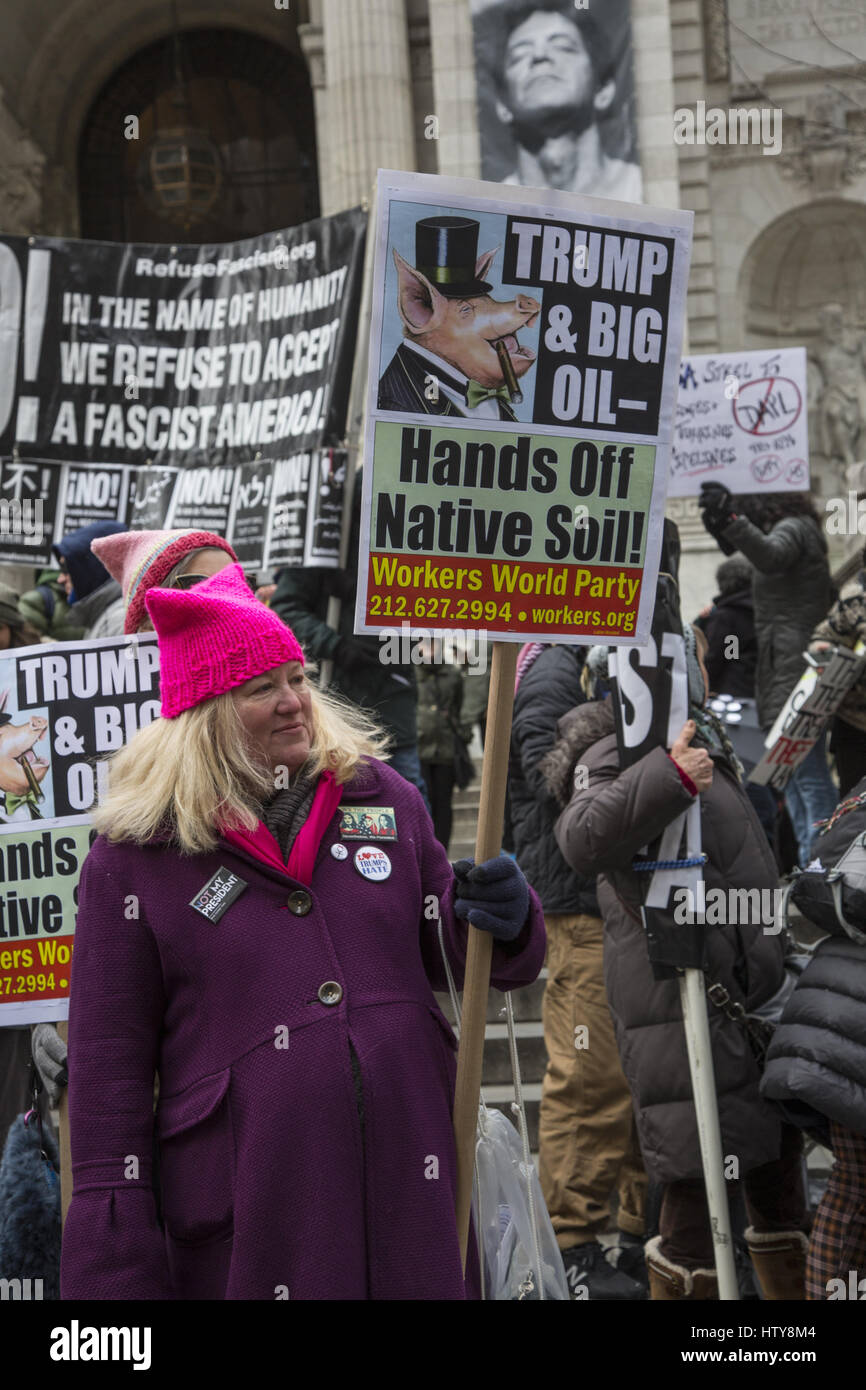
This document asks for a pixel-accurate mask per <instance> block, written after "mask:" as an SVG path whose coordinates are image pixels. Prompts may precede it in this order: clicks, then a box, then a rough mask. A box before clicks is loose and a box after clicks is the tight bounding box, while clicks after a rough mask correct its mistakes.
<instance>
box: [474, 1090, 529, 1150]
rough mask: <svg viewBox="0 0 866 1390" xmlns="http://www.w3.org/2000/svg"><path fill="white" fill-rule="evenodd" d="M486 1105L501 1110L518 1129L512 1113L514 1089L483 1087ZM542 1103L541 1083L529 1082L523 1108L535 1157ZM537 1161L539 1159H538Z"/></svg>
mask: <svg viewBox="0 0 866 1390" xmlns="http://www.w3.org/2000/svg"><path fill="white" fill-rule="evenodd" d="M481 1092H482V1095H483V1096H484V1103H485V1105H487V1106H488V1107H489V1108H490V1109H491V1110H501V1111H502V1113H503V1114H504V1115H505V1117H506V1118H507V1119H509V1120H510V1121H511V1123H512V1124H513V1125H514V1127H515V1129H517V1128H518V1125H517V1117H516V1116H515V1115H514V1114H513V1113H512V1110H511V1103H512V1101H513V1100H514V1088H513V1087H512V1086H511V1085H508V1086H504V1085H491V1086H484V1085H482V1087H481ZM540 1103H541V1082H540V1081H536V1082H528V1083H524V1086H523V1108H524V1110H525V1111H526V1128H527V1130H528V1131H529V1147H530V1149H531V1150H532V1153H533V1155H534V1156H537V1154H538V1108H539V1105H540ZM536 1161H537V1158H536Z"/></svg>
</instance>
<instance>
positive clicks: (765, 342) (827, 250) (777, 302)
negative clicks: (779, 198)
mask: <svg viewBox="0 0 866 1390" xmlns="http://www.w3.org/2000/svg"><path fill="white" fill-rule="evenodd" d="M739 299H740V304H741V305H742V312H743V327H744V329H745V334H744V339H745V341H744V346H745V347H756V348H764V347H770V346H779V347H783V346H796V345H798V344H800V343H805V345H806V346H807V347H808V346H809V345H810V343H811V342H812V341H813V340H814V339H815V338H817V336H818V334H819V332H820V323H819V313H820V311H821V309H822V308H823V307H824V305H825V304H830V303H836V304H843V305H845V307H846V315H847V317H848V320H849V322H850V323H851V325H852V326H854V325H856V326H862V327H866V207H864V206H863V204H862V203H849V202H845V200H844V199H842V198H828V199H827V200H826V201H823V200H822V201H821V202H815V203H809V204H807V205H806V206H805V207H801V208H797V209H796V211H794V212H789V213H785V215H784V216H783V217H779V218H777V219H776V221H775V222H772V223H771V224H770V226H769V227H766V228H765V229H764V231H763V232H761V234H760V236H758V237H757V238H756V240H755V241H754V243H753V244H752V246H751V247H750V249H749V251H748V253H747V254H746V257H745V260H744V261H743V268H742V271H741V274H740V287H739Z"/></svg>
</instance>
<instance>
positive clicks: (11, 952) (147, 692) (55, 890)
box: [0, 634, 160, 1026]
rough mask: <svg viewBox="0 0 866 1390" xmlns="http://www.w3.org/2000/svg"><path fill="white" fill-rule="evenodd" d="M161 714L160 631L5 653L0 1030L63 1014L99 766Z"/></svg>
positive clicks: (0, 740)
mask: <svg viewBox="0 0 866 1390" xmlns="http://www.w3.org/2000/svg"><path fill="white" fill-rule="evenodd" d="M159 708H160V702H159V651H158V647H157V643H156V636H155V635H150V634H149V635H147V636H142V637H131V638H130V637H126V638H106V639H102V640H101V641H96V642H65V643H63V644H62V645H52V646H49V645H47V644H41V645H39V646H34V647H20V648H17V649H16V650H14V651H9V652H5V653H3V654H2V656H0V711H2V712H0V1026H3V1025H11V1024H19V1025H20V1024H25V1023H38V1022H42V1021H49V1020H57V1019H64V1018H66V1017H67V1015H68V1009H69V983H70V963H71V958H72V949H73V942H74V933H75V913H76V910H77V902H78V878H79V874H80V871H81V865H82V863H83V862H84V859H85V857H86V855H87V852H88V849H89V847H90V844H91V843H92V840H93V838H94V836H95V834H96V832H95V831H94V830H93V828H92V827H91V825H90V819H89V814H88V813H89V812H90V811H91V809H92V808H93V806H94V804H95V802H96V800H97V796H98V794H99V793H100V792H101V790H102V788H103V787H104V785H105V780H106V778H105V774H106V771H107V768H106V764H105V762H104V761H100V760H101V759H103V758H104V755H105V754H107V753H112V752H115V751H116V750H117V749H118V748H120V747H122V746H123V745H124V744H125V743H127V742H128V741H129V740H130V739H131V738H132V737H133V735H134V734H135V733H136V732H137V731H138V729H140V728H143V727H144V726H145V725H146V724H149V723H150V722H151V720H153V719H154V718H156V717H157V716H158V714H159Z"/></svg>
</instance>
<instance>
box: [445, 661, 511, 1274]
mask: <svg viewBox="0 0 866 1390" xmlns="http://www.w3.org/2000/svg"><path fill="white" fill-rule="evenodd" d="M519 650H520V643H519V642H494V644H493V662H492V666H491V670H490V694H489V696H488V699H487V731H486V736H485V743H484V763H483V767H482V772H481V803H480V806H479V808H478V837H477V839H476V841H475V862H476V864H483V863H484V861H485V860H486V859H494V858H495V857H496V855H498V854H499V851H500V850H501V848H502V827H503V821H504V817H505V788H506V783H507V780H508V750H509V746H510V743H511V715H512V712H513V708H514V676H515V672H516V670H517V654H518V652H519ZM492 954H493V937H492V936H491V935H490V933H489V932H486V931H478V930H477V928H475V927H473V926H470V927H469V939H468V946H467V951H466V976H465V980H464V986H463V1014H462V1022H461V1026H460V1047H459V1049H458V1052H457V1081H456V1085H455V1090H454V1143H455V1146H456V1150H457V1204H456V1214H457V1234H458V1237H459V1240H460V1257H461V1259H462V1261H463V1268H464V1270H465V1268H466V1251H467V1247H468V1244H469V1217H470V1213H471V1209H472V1179H473V1174H474V1171H475V1134H476V1130H477V1127H478V1099H479V1096H480V1094H481V1068H482V1064H483V1061H484V1033H485V1025H486V1022H487V995H488V991H489V989H490V961H491V956H492Z"/></svg>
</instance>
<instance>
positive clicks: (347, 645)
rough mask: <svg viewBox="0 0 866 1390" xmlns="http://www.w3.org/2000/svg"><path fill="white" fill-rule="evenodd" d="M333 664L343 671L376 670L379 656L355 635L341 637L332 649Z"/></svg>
mask: <svg viewBox="0 0 866 1390" xmlns="http://www.w3.org/2000/svg"><path fill="white" fill-rule="evenodd" d="M334 665H335V666H336V667H338V668H339V669H342V670H343V671H371V670H373V668H374V667H375V668H376V669H377V670H378V667H379V657H378V654H377V653H376V652H371V651H370V650H369V648H368V647H365V646H364V644H363V643H362V642H361V641H359V639H358V638H357V637H341V638H340V640H339V642H338V643H337V646H336V648H335V650H334Z"/></svg>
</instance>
